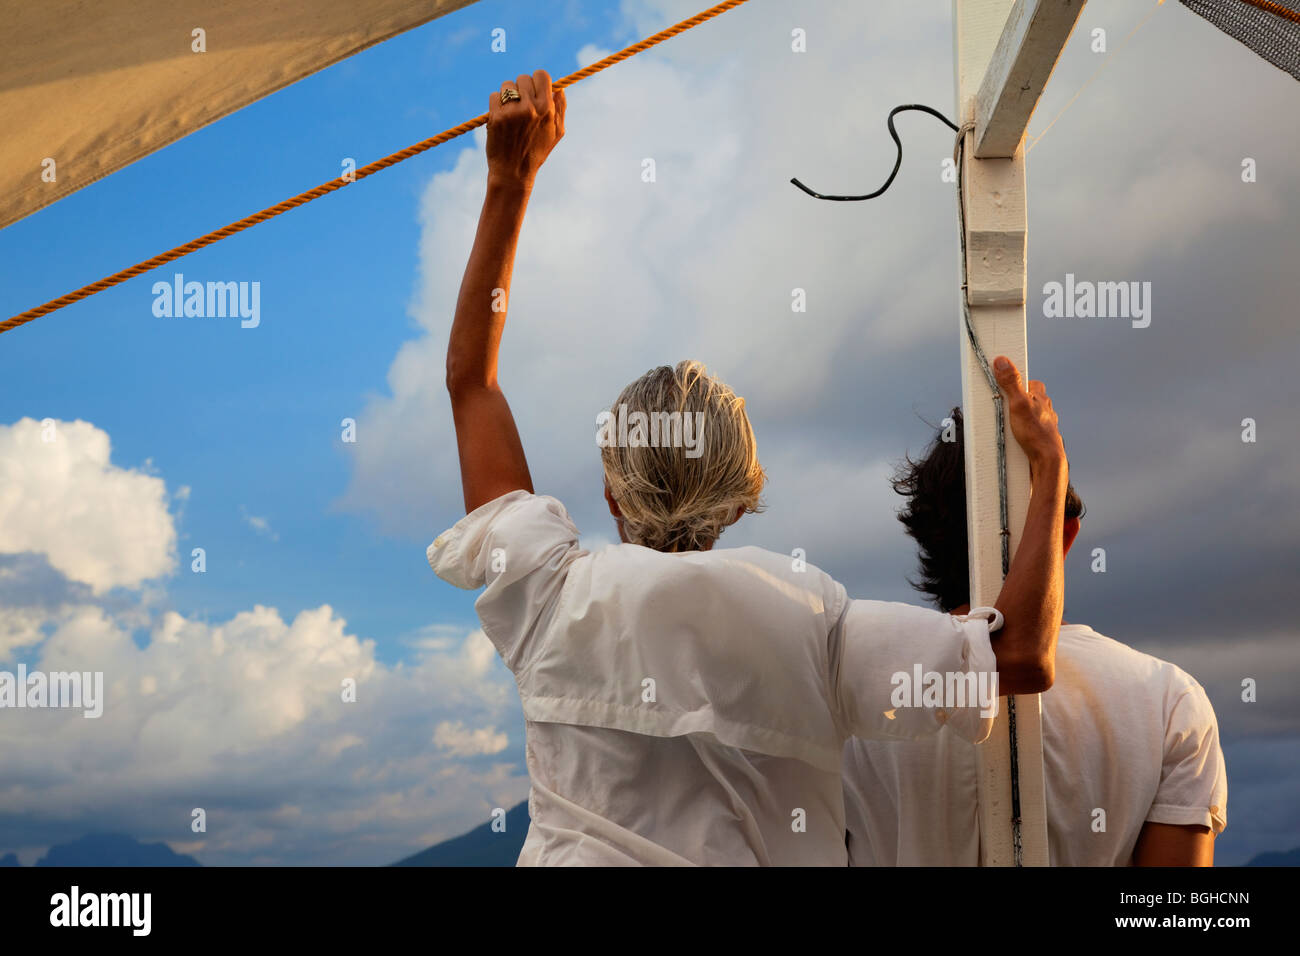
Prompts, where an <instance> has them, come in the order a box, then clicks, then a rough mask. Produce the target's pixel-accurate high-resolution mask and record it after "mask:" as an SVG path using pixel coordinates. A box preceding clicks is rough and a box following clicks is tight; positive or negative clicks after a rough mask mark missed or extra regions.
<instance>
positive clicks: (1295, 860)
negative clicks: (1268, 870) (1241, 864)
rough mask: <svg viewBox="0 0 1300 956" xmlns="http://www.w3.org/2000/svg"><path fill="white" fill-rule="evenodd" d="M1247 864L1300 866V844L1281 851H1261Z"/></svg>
mask: <svg viewBox="0 0 1300 956" xmlns="http://www.w3.org/2000/svg"><path fill="white" fill-rule="evenodd" d="M1246 866H1300V846H1298V847H1296V848H1295V849H1294V850H1283V851H1282V852H1281V853H1276V852H1274V853H1261V854H1260V855H1259V856H1257V857H1255V858H1254V859H1253V860H1251V861H1250V862H1249V863H1247V864H1246Z"/></svg>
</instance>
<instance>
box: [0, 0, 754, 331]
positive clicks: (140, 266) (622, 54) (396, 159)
mask: <svg viewBox="0 0 1300 956" xmlns="http://www.w3.org/2000/svg"><path fill="white" fill-rule="evenodd" d="M745 2H746V0H724V2H723V3H719V4H717V5H715V6H712V7H710V8H709V9H707V10H705V11H704V12H703V13H697V14H696V15H695V16H693V17H691V18H689V19H687V20H683V21H682V22H681V23H678V24H677V25H675V26H671V27H669V28H668V29H667V30H662V31H660V32H659V33H656V34H655V35H654V36H651V37H647V38H646V39H644V40H642V41H641V42H640V43H634V44H633V45H632V46H630V47H627V48H626V49H624V50H619V51H618V52H617V53H614V54H612V55H610V56H607V57H605V58H604V59H603V60H599V61H597V62H595V63H593V64H591V66H587V67H583V68H582V69H581V70H579V71H578V72H577V73H570V74H569V75H568V76H566V77H564V79H562V80H559V81H558V82H556V83H555V84H553V88H554V89H557V90H562V89H564V88H565V87H566V86H572V85H573V84H574V83H577V82H578V81H579V80H585V79H586V78H587V77H589V76H592V75H593V74H595V73H599V72H600V71H601V70H603V69H605V68H606V67H608V66H613V65H614V64H615V63H619V62H621V61H623V60H626V59H627V58H628V57H631V56H635V55H636V54H638V53H640V52H641V51H643V50H648V49H649V48H650V47H652V46H655V45H656V44H658V43H662V42H663V41H664V40H667V39H669V38H670V37H675V36H677V34H679V33H684V32H685V31H687V30H689V29H691V28H692V27H694V26H698V25H699V24H701V23H703V22H704V21H705V20H711V19H712V18H714V17H716V16H717V15H718V14H720V13H724V12H726V11H727V10H730V9H731V8H732V7H738V6H740V5H741V4H742V3H745ZM487 119H488V117H487V114H486V113H483V114H482V115H480V116H476V117H474V118H473V119H471V120H466V121H465V122H463V123H461V124H459V125H458V126H453V127H452V128H451V129H449V130H445V131H443V132H441V133H439V134H438V135H437V136H433V137H430V138H429V139H426V140H422V141H421V142H418V143H416V144H414V145H413V146H408V147H406V149H403V150H400V151H398V152H396V153H393V154H392V155H391V156H385V157H384V158H383V159H378V160H375V162H373V163H370V164H369V165H368V166H362V167H361V168H360V169H358V170H357V171H356V172H355V173H354V174H353V175H354V179H352V180H346V179H342V178H338V179H331V180H330V181H329V182H327V183H321V184H320V185H319V186H317V187H316V188H315V189H309V190H307V191H306V192H305V193H299V194H298V195H297V196H294V197H293V198H292V199H286V200H285V201H284V202H281V203H276V204H275V205H274V206H271V207H269V208H267V209H263V210H262V211H261V212H255V213H253V214H252V215H251V216H245V217H244V218H243V219H240V220H239V221H238V222H232V223H231V224H230V225H228V226H225V227H223V228H221V229H217V230H216V231H215V232H210V233H208V234H207V235H205V236H200V237H199V238H197V239H195V240H193V241H191V242H187V243H185V245H183V246H177V247H176V248H175V249H170V250H168V251H167V252H163V253H160V254H159V255H156V256H154V257H153V258H152V259H146V260H145V261H144V262H138V263H136V264H135V265H133V266H131V267H130V268H129V269H123V270H122V271H121V272H115V273H113V274H112V275H111V276H107V277H106V278H103V279H100V280H99V281H98V282H92V283H91V284H90V285H88V286H82V287H81V288H80V289H78V290H77V291H75V292H69V293H68V294H67V295H61V296H59V297H58V298H57V299H53V300H51V301H49V302H47V303H45V304H44V305H42V306H38V307H37V308H34V309H28V310H27V311H26V312H23V313H20V314H19V315H15V316H14V317H13V318H12V319H8V320H6V321H4V322H0V332H8V331H9V330H10V329H14V328H17V327H18V326H20V325H24V324H25V323H27V322H30V321H31V320H32V319H37V318H40V317H41V316H42V315H48V314H49V313H51V312H53V311H55V310H56V309H61V308H63V307H64V306H65V305H71V304H72V303H73V302H78V301H80V300H81V299H85V298H88V297H89V296H92V295H94V294H95V293H96V292H103V291H104V290H105V289H109V288H112V287H113V286H115V285H118V284H119V283H122V282H125V281H126V280H127V279H133V278H135V277H136V276H138V275H140V274H141V273H143V272H148V271H149V270H150V269H156V268H157V267H158V266H161V265H165V264H167V263H168V262H172V261H174V260H176V259H179V258H181V257H182V256H187V255H189V254H190V253H191V252H196V251H198V250H199V249H202V248H203V247H204V246H210V245H212V244H213V243H214V242H216V241H218V240H219V239H225V238H226V237H227V236H233V235H234V234H235V233H237V232H243V231H244V230H245V229H247V228H249V227H250V226H255V225H257V224H258V223H259V222H265V221H266V220H268V219H271V218H272V217H274V216H278V215H280V213H282V212H288V211H289V210H290V209H294V208H296V207H298V206H302V205H305V204H307V203H309V202H311V201H312V200H313V199H318V198H320V197H321V196H324V195H325V194H326V193H332V192H334V190H336V189H342V188H343V187H344V186H347V185H348V184H349V183H350V182H355V181H357V180H361V179H365V178H366V177H367V176H369V175H371V174H373V173H377V172H379V171H380V170H381V169H387V168H388V167H389V166H394V165H396V164H397V163H400V162H401V161H402V160H404V159H410V158H411V157H412V156H416V155H419V154H420V153H423V152H424V151H425V150H429V149H433V147H435V146H439V145H441V144H443V143H445V142H447V141H448V140H452V139H455V138H456V137H457V136H464V135H465V134H466V133H468V132H469V131H470V130H472V129H477V128H478V127H480V126H482V125H483V124H484V123H486V122H487Z"/></svg>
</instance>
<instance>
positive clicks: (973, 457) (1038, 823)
mask: <svg viewBox="0 0 1300 956" xmlns="http://www.w3.org/2000/svg"><path fill="white" fill-rule="evenodd" d="M1082 6H1083V0H953V38H954V46H955V61H954V62H955V64H956V75H957V116H958V118H959V122H962V123H965V122H968V121H971V120H974V121H975V124H976V125H975V129H974V130H972V131H970V132H968V133H967V134H966V141H965V148H964V150H963V160H962V180H963V196H964V197H965V204H966V271H967V289H968V293H967V294H968V301H969V303H970V309H971V321H972V324H973V325H974V327H975V334H976V335H977V336H978V337H979V340H980V343H981V345H982V346H983V348H984V352H985V355H986V356H987V357H988V359H989V361H990V362H991V361H992V360H993V358H994V357H995V356H997V355H1006V356H1007V357H1009V358H1010V359H1011V360H1012V361H1013V362H1015V363H1016V365H1017V366H1018V367H1019V368H1020V370H1021V372H1022V373H1023V374H1024V375H1025V377H1026V379H1027V378H1028V375H1029V352H1028V345H1027V343H1026V338H1025V276H1026V273H1025V249H1026V242H1027V234H1026V221H1027V216H1026V209H1025V160H1024V152H1023V151H1022V150H1021V148H1020V144H1021V141H1022V140H1023V138H1024V132H1025V127H1026V125H1027V124H1028V122H1029V117H1030V115H1031V114H1032V113H1033V110H1034V106H1035V105H1036V104H1037V101H1038V96H1039V94H1041V93H1042V89H1043V87H1044V86H1045V85H1046V83H1047V80H1048V77H1050V75H1051V72H1052V68H1053V66H1055V63H1056V60H1057V58H1058V56H1059V54H1060V51H1061V48H1062V47H1063V46H1064V45H1065V42H1066V40H1067V39H1068V38H1069V35H1070V32H1071V30H1072V29H1073V27H1074V24H1075V22H1077V20H1078V18H1079V11H1080V8H1081V7H1082ZM977 144H979V145H977ZM985 156H988V157H990V158H982V157H985ZM958 327H959V334H960V339H961V364H962V373H961V378H962V411H963V414H964V417H965V429H964V432H965V445H966V520H967V541H968V548H969V558H970V576H971V585H970V593H971V600H972V603H973V604H977V605H978V604H984V605H991V604H993V603H994V601H995V599H996V598H997V595H998V592H999V590H1000V589H1001V586H1002V550H1001V538H1000V535H999V531H1000V520H999V494H998V473H997V435H996V417H995V415H994V409H993V400H992V394H991V392H990V390H989V386H988V383H987V380H986V379H985V377H984V374H983V372H982V371H981V369H980V367H979V363H978V361H977V360H976V358H975V355H974V353H973V351H972V350H971V348H970V344H969V342H968V340H967V336H966V330H965V328H964V326H963V324H962V321H961V318H960V313H959V316H958ZM1006 448H1007V496H1008V521H1009V527H1010V530H1011V550H1012V554H1014V553H1015V549H1016V547H1017V546H1018V545H1019V543H1020V534H1021V531H1022V530H1023V528H1024V523H1025V513H1026V511H1027V509H1028V504H1029V463H1028V461H1027V459H1026V458H1025V455H1024V452H1022V451H1021V449H1020V446H1019V445H1018V444H1017V443H1016V441H1015V439H1014V437H1012V436H1011V435H1010V434H1008V435H1007V438H1006ZM1016 721H1017V728H1016V729H1017V737H1018V755H1019V770H1020V813H1021V846H1022V848H1023V857H1022V859H1023V862H1024V864H1025V865H1026V866H1046V865H1047V862H1048V859H1047V806H1046V800H1045V792H1044V785H1043V740H1042V711H1041V708H1040V703H1039V698H1038V696H1037V695H1029V696H1020V697H1017V698H1016ZM978 752H979V757H980V759H979V768H980V769H979V772H980V791H979V793H980V796H979V800H980V806H979V820H980V846H981V855H982V859H983V863H984V865H986V866H1010V865H1012V864H1013V863H1014V862H1015V860H1014V854H1013V845H1012V827H1011V761H1010V755H1011V748H1010V739H1009V737H1008V728H1007V711H1006V707H1005V706H1003V707H1002V708H1001V710H1000V716H999V717H998V721H997V724H996V726H995V727H994V729H993V735H992V737H991V738H990V740H989V741H988V742H986V743H984V744H982V745H981V746H980V747H979V751H978Z"/></svg>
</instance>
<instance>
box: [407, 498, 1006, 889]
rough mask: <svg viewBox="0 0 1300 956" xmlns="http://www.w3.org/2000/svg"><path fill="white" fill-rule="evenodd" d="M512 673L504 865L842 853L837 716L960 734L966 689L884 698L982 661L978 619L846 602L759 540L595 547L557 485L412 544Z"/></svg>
mask: <svg viewBox="0 0 1300 956" xmlns="http://www.w3.org/2000/svg"><path fill="white" fill-rule="evenodd" d="M428 558H429V563H430V565H431V566H432V567H433V569H434V571H435V572H436V573H437V574H438V576H439V577H441V578H443V579H444V580H446V581H448V582H450V583H451V584H454V585H456V586H458V587H462V588H478V587H484V585H486V587H485V589H484V591H483V593H482V595H481V596H480V597H479V598H478V601H477V602H476V604H475V608H476V610H477V611H478V614H479V619H480V621H481V622H482V625H483V631H484V633H486V634H487V636H488V638H489V639H490V640H491V641H492V643H493V644H494V645H495V647H496V649H497V651H498V653H500V655H501V658H502V659H503V660H504V661H505V663H506V665H507V666H508V667H509V668H510V670H511V672H512V673H513V674H514V675H515V682H516V684H517V685H518V688H519V694H520V698H521V699H522V702H523V711H524V718H525V720H526V735H527V739H526V759H527V763H528V771H529V775H530V777H531V780H532V791H531V793H530V796H529V812H530V813H531V815H532V824H531V826H530V827H529V831H528V837H527V839H526V841H525V843H524V849H523V852H522V854H521V855H520V858H519V863H520V865H540V864H546V865H555V864H606V865H608V864H614V865H617V864H692V863H694V864H724V865H741V864H778V865H808V864H822V865H840V866H842V865H844V864H845V863H846V862H847V852H846V849H845V844H844V804H843V795H842V790H841V785H840V766H841V755H842V752H843V746H844V742H845V740H847V739H848V737H849V736H850V735H851V734H858V735H862V736H879V737H915V736H920V735H924V734H928V733H932V732H934V731H936V730H938V729H940V727H944V726H946V727H947V728H949V729H950V732H953V733H954V734H956V735H960V736H963V737H965V738H968V739H971V740H982V739H984V738H985V737H987V736H988V733H989V731H990V729H991V727H992V719H991V718H989V717H985V716H981V713H980V709H979V707H978V705H977V704H975V703H973V702H972V704H971V706H969V707H964V708H949V709H946V710H945V709H941V708H937V707H929V708H925V707H904V708H898V707H896V706H894V704H893V703H892V701H891V691H892V690H893V682H892V675H893V674H895V673H897V672H900V671H908V672H910V671H911V670H912V668H913V665H914V664H917V663H919V664H921V665H922V666H923V667H924V668H925V669H926V670H934V671H940V672H952V673H959V674H960V673H965V672H967V671H973V672H975V673H977V674H978V673H980V672H991V671H993V670H994V669H995V668H996V661H995V659H994V657H993V651H992V648H991V646H990V644H989V624H988V622H987V621H986V620H984V619H982V618H978V617H971V618H969V619H967V618H963V617H953V616H951V615H948V614H942V613H939V612H937V611H932V610H928V609H926V608H920V607H913V606H911V605H907V604H895V603H885V602H877V601H852V600H849V599H848V597H847V595H846V594H845V591H844V588H843V587H842V586H841V585H839V584H838V583H836V582H835V581H834V580H832V579H831V578H830V577H829V576H828V575H826V574H825V573H823V572H821V571H819V570H818V569H816V568H814V567H812V566H810V565H804V564H803V563H802V562H799V561H796V560H794V559H792V558H790V557H789V556H786V555H781V554H774V553H772V552H768V551H764V550H762V549H760V548H737V549H723V550H713V551H707V552H699V551H693V552H686V553H681V554H665V553H661V552H658V551H653V550H650V549H648V548H643V547H639V546H636V545H629V544H621V545H613V546H610V547H607V548H605V549H603V550H601V551H598V552H595V553H592V552H588V551H586V550H583V549H581V548H579V547H578V529H577V528H576V527H575V526H574V524H573V522H572V521H571V520H570V519H569V516H568V514H567V513H566V512H565V510H564V506H563V505H561V504H560V502H558V501H556V500H555V499H554V498H550V497H542V496H536V495H532V494H528V493H527V492H523V491H515V492H511V493H510V494H507V495H503V496H502V497H500V498H498V499H496V500H495V501H491V502H488V503H487V504H485V505H483V506H482V507H480V508H478V509H476V510H475V511H474V512H472V513H471V514H469V515H467V516H466V517H465V518H463V519H462V520H461V521H460V522H458V523H457V524H456V526H455V527H453V528H452V529H451V530H449V531H447V532H446V533H444V534H442V535H440V536H439V537H438V538H437V540H435V541H434V542H433V544H432V545H430V546H429V549H428Z"/></svg>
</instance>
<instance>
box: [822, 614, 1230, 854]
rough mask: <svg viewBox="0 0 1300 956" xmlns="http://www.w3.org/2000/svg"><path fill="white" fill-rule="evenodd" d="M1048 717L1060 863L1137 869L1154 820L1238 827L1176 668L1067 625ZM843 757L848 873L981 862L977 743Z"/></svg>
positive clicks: (1193, 700) (1047, 774) (864, 748)
mask: <svg viewBox="0 0 1300 956" xmlns="http://www.w3.org/2000/svg"><path fill="white" fill-rule="evenodd" d="M1042 707H1043V774H1044V782H1045V784H1046V797H1047V831H1048V858H1049V861H1050V862H1051V864H1052V865H1053V866H1128V865H1131V863H1132V861H1133V850H1134V847H1135V846H1136V844H1137V839H1138V835H1139V833H1140V832H1141V830H1142V824H1143V823H1145V822H1147V821H1150V822H1152V823H1171V824H1182V825H1200V826H1207V827H1211V828H1213V831H1214V832H1215V833H1216V834H1217V833H1220V832H1222V830H1223V828H1224V827H1225V826H1226V825H1227V822H1228V818H1227V803H1228V782H1227V775H1226V772H1225V768H1224V763H1223V751H1222V750H1221V749H1220V748H1219V728H1218V723H1217V722H1216V721H1215V718H1214V709H1213V708H1212V707H1211V706H1210V701H1209V698H1207V697H1206V695H1205V691H1204V690H1203V689H1202V688H1201V685H1200V684H1198V683H1197V682H1196V681H1195V680H1194V679H1193V678H1192V677H1190V676H1189V675H1188V674H1187V673H1185V672H1184V671H1182V670H1180V669H1179V668H1178V667H1176V666H1174V665H1173V664H1170V663H1168V662H1166V661H1162V660H1159V659H1158V658H1155V657H1152V656H1150V655H1149V654H1143V653H1141V652H1140V651H1136V650H1134V649H1133V648H1131V647H1128V646H1127V645H1124V644H1121V643H1119V642H1118V641H1113V640H1111V639H1110V638H1107V637H1103V636H1102V635H1100V634H1098V633H1097V632H1096V631H1094V630H1092V629H1091V628H1089V627H1085V626H1083V625H1080V624H1067V625H1064V626H1062V628H1061V634H1060V639H1059V641H1058V644H1057V651H1056V681H1055V683H1054V684H1053V685H1052V688H1051V690H1049V691H1047V692H1046V693H1044V694H1043V695H1042ZM844 758H845V759H844V793H845V808H846V814H847V819H848V841H849V859H850V863H851V865H854V866H976V865H978V864H979V850H980V835H979V820H978V815H977V806H978V786H977V781H976V773H975V748H974V746H972V745H971V744H969V743H967V742H966V741H963V740H961V739H959V738H956V737H954V736H953V735H951V734H949V733H947V732H946V731H944V732H941V733H940V734H937V735H935V736H933V737H930V738H927V739H925V740H919V741H915V742H908V743H893V742H887V743H881V742H877V741H861V740H853V741H849V743H848V744H847V745H846V746H845V749H844ZM1098 811H1102V812H1101V813H1099V812H1098ZM1103 814H1104V815H1103ZM1103 826H1104V829H1101V827H1103Z"/></svg>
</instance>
